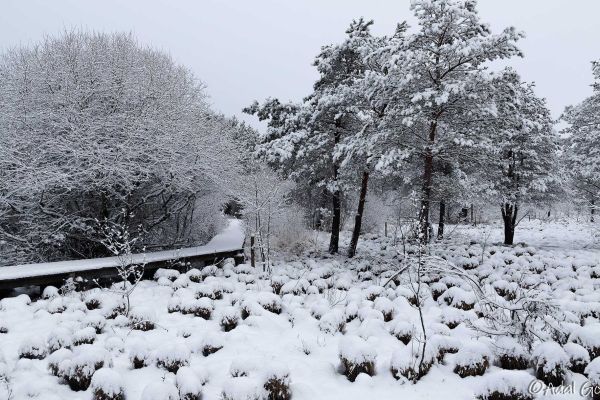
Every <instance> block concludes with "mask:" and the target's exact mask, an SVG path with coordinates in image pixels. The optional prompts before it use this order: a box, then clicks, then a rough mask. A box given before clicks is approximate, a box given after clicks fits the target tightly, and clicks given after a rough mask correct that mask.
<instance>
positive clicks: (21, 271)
mask: <svg viewBox="0 0 600 400" xmlns="http://www.w3.org/2000/svg"><path fill="white" fill-rule="evenodd" d="M227 258H233V259H234V260H235V263H236V264H239V263H241V262H243V261H244V231H243V226H242V223H241V221H239V220H230V221H229V223H228V226H227V228H225V230H224V231H223V232H221V233H220V234H218V235H217V236H215V237H214V238H213V239H212V240H211V241H210V242H208V243H207V244H205V245H203V246H197V247H189V248H184V249H177V250H164V251H158V252H153V253H143V254H133V255H131V256H129V257H128V259H129V260H128V264H143V265H144V278H151V277H152V276H153V275H154V272H156V270H157V269H159V268H178V269H182V270H183V269H188V268H200V267H203V266H205V265H210V264H216V263H218V262H220V261H222V260H224V259H227ZM122 262H123V261H122V259H119V258H118V257H104V258H95V259H89V260H69V261H58V262H49V263H41V264H23V265H14V266H9V267H0V298H2V297H7V296H10V295H11V293H12V291H13V290H14V289H16V288H21V287H28V286H39V287H40V290H41V289H42V288H44V287H46V286H50V285H52V286H57V287H60V286H61V285H62V284H63V283H64V282H65V280H67V279H69V278H73V279H76V280H79V281H81V282H85V281H87V282H93V280H108V279H112V278H116V277H118V274H117V268H116V267H117V266H118V265H120V264H121V263H122Z"/></svg>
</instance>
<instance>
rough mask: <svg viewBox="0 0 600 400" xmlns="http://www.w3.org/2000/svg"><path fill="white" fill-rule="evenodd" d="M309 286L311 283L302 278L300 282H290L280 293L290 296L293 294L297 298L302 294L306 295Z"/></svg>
mask: <svg viewBox="0 0 600 400" xmlns="http://www.w3.org/2000/svg"><path fill="white" fill-rule="evenodd" d="M309 286H310V283H309V282H308V280H307V279H305V278H300V279H298V280H290V281H288V282H286V283H285V284H284V285H283V286H282V287H281V291H280V293H281V294H290V293H291V294H295V295H296V296H299V295H301V294H304V293H306V291H307V290H308V287H309Z"/></svg>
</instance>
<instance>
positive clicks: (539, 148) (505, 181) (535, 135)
mask: <svg viewBox="0 0 600 400" xmlns="http://www.w3.org/2000/svg"><path fill="white" fill-rule="evenodd" d="M494 87H495V97H496V106H497V110H498V114H497V118H496V119H494V120H491V121H490V125H489V126H488V128H487V131H488V132H489V136H488V138H487V140H488V144H487V147H488V150H487V152H485V153H483V154H485V156H486V157H487V161H486V162H484V163H482V165H481V166H482V169H481V175H480V179H484V180H486V181H487V182H489V188H488V195H490V199H493V200H494V201H499V202H500V208H501V211H502V219H503V221H504V244H507V245H512V244H513V240H514V234H515V228H516V226H517V224H518V220H517V218H518V216H519V214H518V212H519V209H520V207H521V206H522V205H524V204H528V203H536V202H538V203H539V202H544V201H548V200H550V197H552V196H553V195H554V194H555V193H557V191H558V185H557V184H558V183H559V182H560V178H559V175H558V174H557V172H558V136H557V134H556V132H555V131H554V129H553V120H552V118H551V116H550V111H549V110H548V108H547V106H546V100H545V99H541V98H539V97H537V96H536V95H535V93H534V91H533V87H534V85H533V84H527V83H523V82H521V79H520V77H519V76H518V75H517V74H516V73H515V72H514V71H512V70H510V69H507V70H505V71H503V72H502V73H501V74H500V75H499V76H498V77H497V79H495V82H494Z"/></svg>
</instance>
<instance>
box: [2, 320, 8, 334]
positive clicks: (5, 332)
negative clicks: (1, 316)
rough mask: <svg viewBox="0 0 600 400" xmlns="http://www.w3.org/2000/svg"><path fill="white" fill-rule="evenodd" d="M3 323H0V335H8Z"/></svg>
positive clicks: (6, 327)
mask: <svg viewBox="0 0 600 400" xmlns="http://www.w3.org/2000/svg"><path fill="white" fill-rule="evenodd" d="M5 324H6V323H5V322H4V321H0V335H2V334H7V333H8V326H7V325H5Z"/></svg>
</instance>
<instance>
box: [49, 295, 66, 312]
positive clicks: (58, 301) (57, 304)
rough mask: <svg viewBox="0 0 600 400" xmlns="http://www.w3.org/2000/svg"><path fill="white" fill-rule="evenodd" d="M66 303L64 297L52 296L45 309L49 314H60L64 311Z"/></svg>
mask: <svg viewBox="0 0 600 400" xmlns="http://www.w3.org/2000/svg"><path fill="white" fill-rule="evenodd" d="M66 309H67V304H66V302H65V298H64V297H54V298H53V299H52V300H50V302H49V303H48V306H47V310H48V312H49V313H50V314H60V313H63V312H65V310H66Z"/></svg>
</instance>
